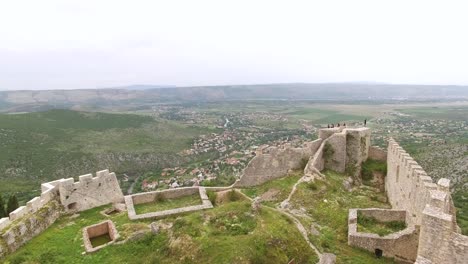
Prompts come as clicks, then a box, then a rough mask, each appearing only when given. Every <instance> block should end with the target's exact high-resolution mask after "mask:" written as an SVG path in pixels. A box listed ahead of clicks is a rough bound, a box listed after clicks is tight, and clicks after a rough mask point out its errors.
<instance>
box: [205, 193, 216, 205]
mask: <svg viewBox="0 0 468 264" xmlns="http://www.w3.org/2000/svg"><path fill="white" fill-rule="evenodd" d="M206 196H208V199H210V202H211V204H212V205H213V206H216V197H217V194H216V192H213V191H209V190H208V191H206Z"/></svg>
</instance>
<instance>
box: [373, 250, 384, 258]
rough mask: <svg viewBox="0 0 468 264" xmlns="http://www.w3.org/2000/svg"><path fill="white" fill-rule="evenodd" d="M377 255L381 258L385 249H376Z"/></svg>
mask: <svg viewBox="0 0 468 264" xmlns="http://www.w3.org/2000/svg"><path fill="white" fill-rule="evenodd" d="M375 256H376V257H377V258H381V257H382V256H383V251H382V250H381V249H380V248H376V249H375Z"/></svg>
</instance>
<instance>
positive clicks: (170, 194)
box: [132, 187, 199, 204]
mask: <svg viewBox="0 0 468 264" xmlns="http://www.w3.org/2000/svg"><path fill="white" fill-rule="evenodd" d="M196 193H199V191H198V187H184V188H177V189H168V190H163V191H154V192H146V193H138V194H134V195H132V200H133V204H142V203H150V202H154V201H155V200H156V197H157V196H160V197H161V198H163V199H174V198H179V197H183V196H188V195H192V194H196Z"/></svg>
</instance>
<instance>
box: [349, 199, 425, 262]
mask: <svg viewBox="0 0 468 264" xmlns="http://www.w3.org/2000/svg"><path fill="white" fill-rule="evenodd" d="M358 212H360V213H362V214H363V215H365V216H368V217H374V218H375V219H377V220H378V221H379V222H390V221H403V222H405V223H407V224H408V220H409V219H408V217H407V215H406V214H407V212H406V211H404V210H392V209H379V208H367V209H350V210H349V215H348V244H349V245H351V246H355V247H359V248H363V249H365V250H368V251H370V252H373V253H374V252H375V251H376V250H377V249H378V250H381V251H382V255H383V256H385V257H389V258H395V259H396V260H398V262H400V263H413V262H414V261H415V260H416V257H417V250H418V238H419V230H418V227H416V226H414V225H408V226H407V228H405V229H404V230H401V231H398V232H395V233H392V234H388V235H386V236H383V237H381V236H379V235H377V234H371V233H363V232H359V231H358V230H357V214H358Z"/></svg>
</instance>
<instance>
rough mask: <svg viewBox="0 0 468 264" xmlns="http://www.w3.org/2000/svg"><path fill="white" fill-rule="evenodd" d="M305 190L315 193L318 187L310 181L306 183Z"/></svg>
mask: <svg viewBox="0 0 468 264" xmlns="http://www.w3.org/2000/svg"><path fill="white" fill-rule="evenodd" d="M307 188H309V189H310V190H312V191H316V190H317V189H318V186H317V184H316V183H315V182H313V181H310V182H309V183H307Z"/></svg>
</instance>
